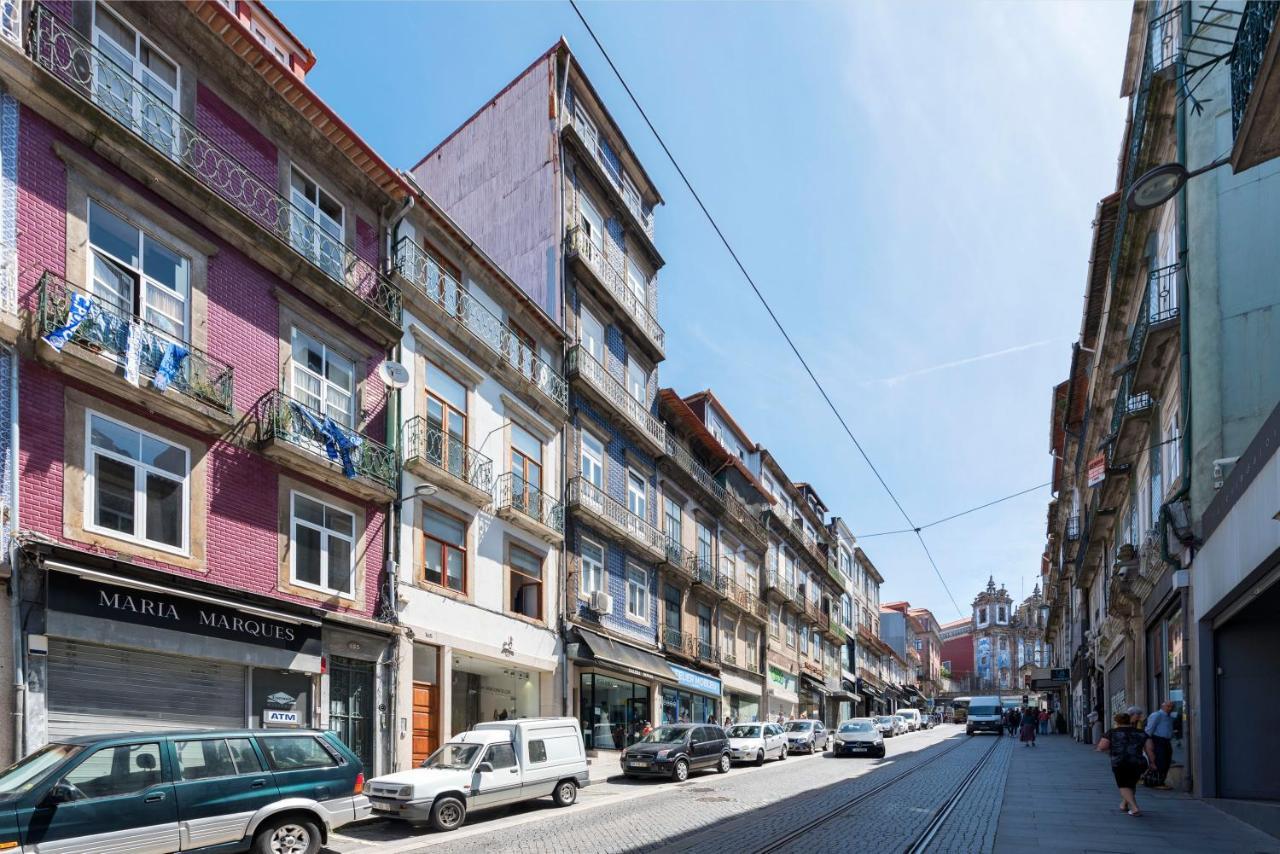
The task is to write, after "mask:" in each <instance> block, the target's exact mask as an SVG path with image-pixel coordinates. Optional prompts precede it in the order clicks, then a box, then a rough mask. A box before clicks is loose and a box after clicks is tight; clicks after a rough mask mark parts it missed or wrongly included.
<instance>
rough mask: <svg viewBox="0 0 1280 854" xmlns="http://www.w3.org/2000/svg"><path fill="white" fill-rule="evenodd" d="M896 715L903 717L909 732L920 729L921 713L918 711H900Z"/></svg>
mask: <svg viewBox="0 0 1280 854" xmlns="http://www.w3.org/2000/svg"><path fill="white" fill-rule="evenodd" d="M894 714H895V715H902V719H903V720H904V721H906V722H907V732H915V731H916V730H918V729H920V712H919V711H918V710H917V709H898V711H896V712H894Z"/></svg>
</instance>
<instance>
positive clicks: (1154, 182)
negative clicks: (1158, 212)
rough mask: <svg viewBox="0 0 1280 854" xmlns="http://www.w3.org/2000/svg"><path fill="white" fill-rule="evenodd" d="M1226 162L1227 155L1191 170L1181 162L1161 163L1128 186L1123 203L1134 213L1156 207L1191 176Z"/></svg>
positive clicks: (1171, 195)
mask: <svg viewBox="0 0 1280 854" xmlns="http://www.w3.org/2000/svg"><path fill="white" fill-rule="evenodd" d="M1228 162H1230V158H1229V157H1221V158H1219V159H1217V160H1215V161H1213V162H1212V163H1209V164H1206V165H1204V166H1201V167H1200V168H1199V169H1193V170H1191V171H1187V167H1185V166H1183V165H1182V164H1181V163H1162V164H1160V165H1159V166H1156V167H1154V168H1152V169H1148V170H1147V171H1146V172H1143V173H1142V174H1141V175H1139V176H1138V179H1137V180H1136V181H1134V182H1133V185H1132V186H1130V187H1129V193H1128V195H1127V196H1126V197H1125V205H1126V206H1128V208H1129V210H1131V211H1133V212H1134V213H1138V212H1139V211H1149V210H1151V209H1152V208H1158V207H1160V206H1161V205H1163V204H1164V203H1165V202H1167V201H1169V200H1170V199H1172V198H1173V197H1174V196H1176V195H1177V194H1178V191H1179V190H1181V189H1182V187H1183V185H1184V184H1186V183H1187V182H1188V181H1190V180H1191V179H1192V178H1194V177H1196V176H1197V175H1203V174H1204V173H1205V172H1208V171H1210V170H1212V169H1217V168H1218V167H1219V166H1223V165H1225V164H1226V163H1228Z"/></svg>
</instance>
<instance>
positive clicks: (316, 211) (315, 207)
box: [288, 163, 347, 273]
mask: <svg viewBox="0 0 1280 854" xmlns="http://www.w3.org/2000/svg"><path fill="white" fill-rule="evenodd" d="M294 172H297V173H298V174H299V175H301V176H302V177H303V178H304V179H306V180H307V181H309V182H310V183H311V184H312V185H313V186H314V187H315V188H316V197H315V198H314V199H310V198H306V197H305V196H304V197H303V198H304V201H306V203H307V204H308V205H309V206H310V209H307V208H303V207H302V206H301V205H299V204H298V203H297V202H296V201H295V200H294V192H295V191H294V188H293V173H294ZM288 193H289V205H290V206H291V208H297V209H298V210H300V211H301V212H302V213H303V214H304V215H305V216H306V217H307V219H309V220H310V221H311V222H313V223H316V224H317V225H319V226H320V231H321V232H322V234H316V235H313V236H312V238H311V240H312V242H313V243H318V242H319V241H321V240H324V239H326V238H327V239H329V240H332V241H333V242H334V243H336V244H337V250H338V252H339V253H341V254H342V255H345V254H346V247H347V240H346V235H347V206H346V205H344V204H343V203H342V202H341V201H340V200H339V199H338V197H337V196H336V195H334V194H333V193H332V192H330V191H329V190H328V189H327V188H326V187H325V186H324V184H322V183H321V182H320V181H317V180H316V179H315V178H312V177H311V175H309V174H308V173H307V170H305V169H303V168H302V167H301V166H299V165H298V164H297V163H290V164H289V186H288ZM321 193H323V194H324V195H326V196H328V197H329V199H330V200H331V201H332V202H333V203H334V205H336V206H337V208H338V212H339V213H340V214H341V215H342V216H341V217H340V218H339V219H337V220H334V218H333V217H331V216H329V215H328V214H326V213H325V212H324V211H322V210H321V209H320V194H321ZM326 223H328V224H332V225H334V226H335V227H336V228H337V230H338V233H337V234H333V233H331V232H330V231H329V230H328V229H326V228H325V227H324V226H325V224H326ZM302 227H303V228H306V227H307V223H305V222H304V223H303V225H302ZM298 237H299V234H298V232H297V231H296V230H295V229H293V228H290V229H289V240H290V245H291V246H293V247H294V248H295V249H296V248H298V247H297V244H296V242H295V241H296V239H297V238H298ZM312 251H313V252H314V253H315V257H314V258H313V257H312V256H311V255H308V256H307V257H308V259H309V260H311V261H313V262H315V263H320V262H321V261H322V260H325V252H324V251H322V250H318V249H316V248H315V247H312ZM332 262H333V263H336V264H338V265H339V266H341V265H342V262H343V259H342V258H341V257H339V258H334V259H332ZM320 266H321V267H323V266H324V265H323V264H320ZM326 272H329V273H334V272H340V271H339V270H326Z"/></svg>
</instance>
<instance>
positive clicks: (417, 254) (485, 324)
mask: <svg viewBox="0 0 1280 854" xmlns="http://www.w3.org/2000/svg"><path fill="white" fill-rule="evenodd" d="M395 263H396V271H397V272H398V273H399V274H400V275H401V276H403V277H404V278H405V279H406V280H408V281H409V282H411V283H413V285H414V286H415V287H417V288H418V290H419V291H421V292H422V293H423V294H424V295H425V296H426V297H427V299H429V300H431V301H432V302H434V303H435V304H436V305H438V306H439V307H440V309H441V311H443V312H444V314H445V315H446V316H448V317H451V318H453V319H454V320H456V321H457V322H458V323H459V324H460V325H461V326H462V327H463V328H464V329H466V330H467V331H468V332H470V333H471V334H472V335H474V336H475V337H476V338H479V339H480V340H481V341H482V342H484V344H485V345H486V346H487V347H488V348H489V349H490V350H491V351H493V353H495V354H496V355H497V356H498V357H499V358H501V359H502V360H503V361H505V362H506V363H507V364H508V365H510V366H511V367H513V368H515V370H516V371H517V373H519V374H520V375H521V376H523V377H524V378H525V379H527V380H528V381H529V382H530V383H532V384H533V386H534V387H535V388H537V389H538V390H539V391H540V392H542V393H543V394H544V395H546V396H547V397H549V398H551V399H552V400H554V401H555V402H556V403H557V404H558V405H559V406H560V407H561V408H562V409H566V410H567V409H568V408H569V385H568V383H566V382H565V380H564V377H562V376H560V374H559V373H558V372H556V371H555V370H554V369H553V368H552V367H551V366H550V365H548V364H547V363H546V362H544V361H543V360H542V359H540V358H538V355H537V353H535V352H533V351H532V350H531V349H530V348H529V345H527V344H525V343H524V342H523V341H521V340H520V339H519V338H517V337H516V335H515V333H514V332H512V331H511V329H510V327H508V326H507V325H506V324H505V323H503V322H502V320H501V318H499V317H498V316H497V315H496V314H494V313H493V312H492V311H490V310H489V309H488V308H486V307H485V306H484V305H483V304H482V303H481V302H480V301H479V300H477V299H476V298H475V297H473V296H472V295H471V294H469V293H467V290H466V288H464V287H462V285H460V284H459V283H458V282H457V281H456V280H455V279H454V278H453V277H452V276H450V275H449V274H448V273H446V272H445V271H444V269H443V268H441V266H440V264H439V263H438V262H437V261H436V260H435V259H434V258H432V257H431V256H430V255H428V254H427V253H426V252H424V251H423V250H422V249H421V248H420V247H419V246H418V245H417V244H416V243H414V242H413V240H412V239H410V238H408V237H402V238H400V242H399V243H397V244H396V259H395Z"/></svg>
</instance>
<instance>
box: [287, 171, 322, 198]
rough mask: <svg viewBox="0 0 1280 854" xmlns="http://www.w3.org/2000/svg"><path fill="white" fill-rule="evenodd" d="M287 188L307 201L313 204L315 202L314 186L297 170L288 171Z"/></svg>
mask: <svg viewBox="0 0 1280 854" xmlns="http://www.w3.org/2000/svg"><path fill="white" fill-rule="evenodd" d="M289 186H290V187H291V188H292V189H293V191H294V192H295V193H297V194H298V195H299V196H301V197H302V198H304V199H306V200H307V201H310V202H314V201H315V200H316V185H315V184H313V183H311V180H310V179H309V178H307V176H306V175H303V174H302V173H301V172H299V171H298V170H297V169H291V170H289Z"/></svg>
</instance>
